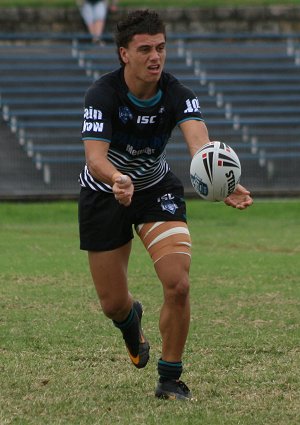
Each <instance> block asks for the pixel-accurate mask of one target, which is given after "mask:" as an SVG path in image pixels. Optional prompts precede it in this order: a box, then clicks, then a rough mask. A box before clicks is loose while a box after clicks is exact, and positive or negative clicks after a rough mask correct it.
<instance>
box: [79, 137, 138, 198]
mask: <svg viewBox="0 0 300 425" xmlns="http://www.w3.org/2000/svg"><path fill="white" fill-rule="evenodd" d="M84 148H85V157H86V163H87V166H88V169H89V171H90V173H91V174H92V176H93V177H94V178H95V179H96V180H99V181H101V182H103V183H106V184H109V185H110V186H111V187H112V190H113V193H114V195H115V198H116V199H117V201H119V203H120V204H122V205H124V206H128V205H130V203H131V198H132V195H133V191H134V187H133V184H132V181H131V178H130V177H129V176H126V175H124V174H122V173H120V172H119V171H118V170H117V169H116V167H115V166H114V165H113V164H112V163H111V162H110V161H109V159H108V158H107V153H108V148H109V143H108V142H106V141H102V140H84Z"/></svg>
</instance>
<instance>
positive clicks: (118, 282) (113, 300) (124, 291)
mask: <svg viewBox="0 0 300 425" xmlns="http://www.w3.org/2000/svg"><path fill="white" fill-rule="evenodd" d="M130 249H131V242H129V243H127V244H126V245H123V246H122V247H120V248H117V249H114V250H111V251H103V252H101V251H100V252H97V251H89V252H88V258H89V265H90V271H91V275H92V278H93V281H94V285H95V288H96V291H97V294H98V297H99V301H100V304H101V307H102V310H103V312H104V314H105V315H106V316H107V317H109V318H110V319H112V320H115V321H119V322H122V321H123V320H124V319H125V318H126V317H127V316H128V314H129V311H130V310H131V307H132V296H131V294H130V293H129V291H128V285H127V266H128V259H129V254H130Z"/></svg>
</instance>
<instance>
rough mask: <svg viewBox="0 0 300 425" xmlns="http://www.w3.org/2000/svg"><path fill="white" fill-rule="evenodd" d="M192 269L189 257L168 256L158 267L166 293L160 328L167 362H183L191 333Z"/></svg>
mask: <svg viewBox="0 0 300 425" xmlns="http://www.w3.org/2000/svg"><path fill="white" fill-rule="evenodd" d="M189 268H190V257H189V256H187V255H182V254H169V255H166V256H164V257H163V258H161V259H160V260H159V261H157V262H156V263H155V270H156V273H157V275H158V277H159V279H160V281H161V282H162V285H163V292H164V301H163V305H162V308H161V313H160V321H159V328H160V333H161V336H162V359H163V360H164V361H166V362H172V363H178V362H181V359H182V355H183V351H184V347H185V343H186V339H187V335H188V331H189V323H190V300H189Z"/></svg>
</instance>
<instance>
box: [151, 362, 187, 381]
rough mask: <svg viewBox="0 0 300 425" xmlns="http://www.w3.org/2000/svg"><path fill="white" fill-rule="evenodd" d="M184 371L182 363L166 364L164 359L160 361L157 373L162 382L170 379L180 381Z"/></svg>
mask: <svg viewBox="0 0 300 425" xmlns="http://www.w3.org/2000/svg"><path fill="white" fill-rule="evenodd" d="M182 370H183V367H182V362H166V361H165V360H163V359H159V360H158V364H157V371H158V374H159V381H160V382H164V381H167V380H170V379H175V380H177V379H179V378H180V376H181V373H182Z"/></svg>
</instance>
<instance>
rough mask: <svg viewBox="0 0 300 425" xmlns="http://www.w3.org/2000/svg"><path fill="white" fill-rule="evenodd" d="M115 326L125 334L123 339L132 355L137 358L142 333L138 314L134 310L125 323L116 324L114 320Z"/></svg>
mask: <svg viewBox="0 0 300 425" xmlns="http://www.w3.org/2000/svg"><path fill="white" fill-rule="evenodd" d="M113 324H114V325H115V326H116V327H117V328H118V329H120V331H121V332H122V334H123V338H124V340H125V342H126V345H127V347H128V348H129V350H130V353H131V354H132V355H134V356H137V355H138V353H139V345H140V331H139V318H138V315H137V312H136V311H135V309H134V308H132V309H131V310H130V312H129V314H128V316H127V318H126V319H125V320H124V321H123V322H116V321H115V320H113Z"/></svg>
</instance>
